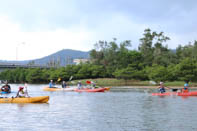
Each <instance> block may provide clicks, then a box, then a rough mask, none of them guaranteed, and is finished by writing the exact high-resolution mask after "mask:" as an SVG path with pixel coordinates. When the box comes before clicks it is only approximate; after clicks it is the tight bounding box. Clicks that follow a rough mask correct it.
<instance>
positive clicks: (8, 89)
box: [0, 81, 29, 97]
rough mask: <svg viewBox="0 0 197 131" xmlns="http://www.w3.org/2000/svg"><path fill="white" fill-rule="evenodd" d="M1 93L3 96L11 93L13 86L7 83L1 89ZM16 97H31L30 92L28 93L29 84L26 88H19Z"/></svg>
mask: <svg viewBox="0 0 197 131" xmlns="http://www.w3.org/2000/svg"><path fill="white" fill-rule="evenodd" d="M24 88H25V90H24ZM0 92H1V94H6V93H11V86H10V85H9V84H8V81H6V82H5V85H3V86H2V87H1V90H0ZM16 97H29V95H28V92H27V83H25V86H24V87H22V86H20V87H19V88H18V91H17V94H16Z"/></svg>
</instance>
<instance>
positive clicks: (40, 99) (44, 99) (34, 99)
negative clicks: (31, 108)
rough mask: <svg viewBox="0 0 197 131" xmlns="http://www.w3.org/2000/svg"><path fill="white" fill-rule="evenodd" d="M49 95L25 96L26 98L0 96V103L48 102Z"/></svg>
mask: <svg viewBox="0 0 197 131" xmlns="http://www.w3.org/2000/svg"><path fill="white" fill-rule="evenodd" d="M48 101H49V96H37V97H25V98H0V103H46V102H48Z"/></svg>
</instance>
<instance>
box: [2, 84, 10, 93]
mask: <svg viewBox="0 0 197 131" xmlns="http://www.w3.org/2000/svg"><path fill="white" fill-rule="evenodd" d="M1 91H4V92H7V93H10V92H11V87H10V85H9V84H8V82H7V81H6V82H5V85H4V86H2V87H1Z"/></svg>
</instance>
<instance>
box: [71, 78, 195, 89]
mask: <svg viewBox="0 0 197 131" xmlns="http://www.w3.org/2000/svg"><path fill="white" fill-rule="evenodd" d="M78 81H81V83H82V84H83V85H88V83H86V81H93V82H94V83H96V85H97V86H113V87H117V86H123V87H125V88H157V87H158V83H154V82H151V81H139V80H123V79H115V78H97V79H82V80H73V81H70V82H68V84H69V85H76V84H77V83H78ZM184 83H185V82H184V81H174V82H165V83H164V86H167V87H171V88H183V85H184ZM189 85H190V87H193V88H197V83H194V82H190V83H189Z"/></svg>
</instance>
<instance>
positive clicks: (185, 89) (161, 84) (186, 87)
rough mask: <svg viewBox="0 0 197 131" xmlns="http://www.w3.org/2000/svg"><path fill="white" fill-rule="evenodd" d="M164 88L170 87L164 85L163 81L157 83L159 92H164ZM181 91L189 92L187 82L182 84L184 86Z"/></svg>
mask: <svg viewBox="0 0 197 131" xmlns="http://www.w3.org/2000/svg"><path fill="white" fill-rule="evenodd" d="M166 88H167V89H171V88H169V87H166V86H164V83H163V82H160V83H159V87H158V89H159V92H160V93H164V92H166ZM176 90H177V89H176ZM181 92H184V93H187V92H189V84H188V82H186V83H185V84H184V87H183V88H182V89H181Z"/></svg>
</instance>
